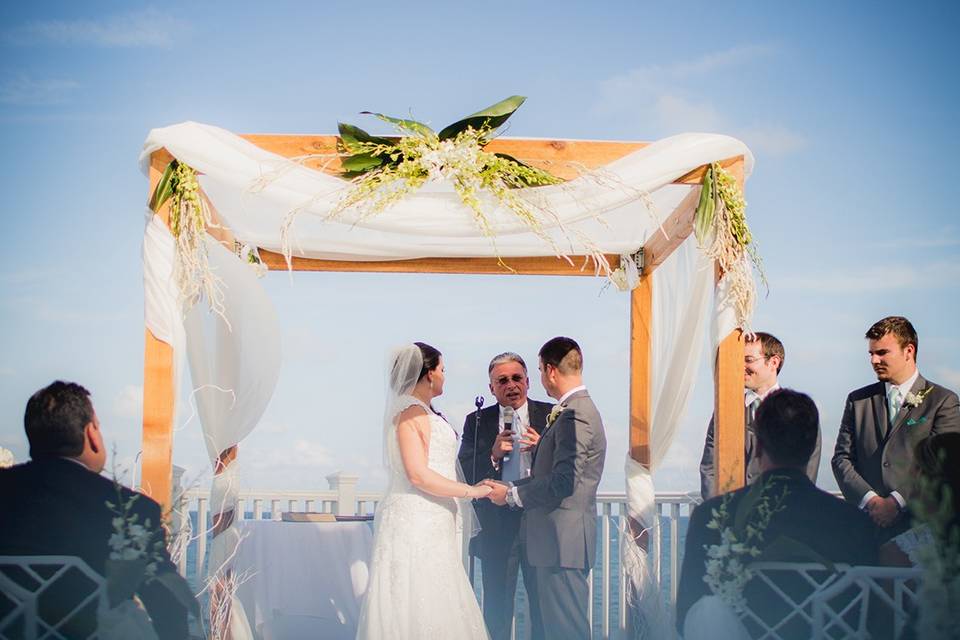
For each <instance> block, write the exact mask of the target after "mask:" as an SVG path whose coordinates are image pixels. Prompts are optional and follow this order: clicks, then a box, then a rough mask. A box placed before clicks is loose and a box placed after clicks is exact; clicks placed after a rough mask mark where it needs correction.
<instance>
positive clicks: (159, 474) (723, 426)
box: [141, 134, 743, 511]
mask: <svg viewBox="0 0 960 640" xmlns="http://www.w3.org/2000/svg"><path fill="white" fill-rule="evenodd" d="M242 137H243V138H245V139H247V140H249V141H250V142H252V143H254V144H256V145H257V146H259V147H261V148H263V149H265V150H267V151H271V152H273V153H277V154H279V155H282V156H286V157H303V156H310V155H323V156H326V157H325V158H323V159H318V160H316V161H307V162H306V163H305V164H306V165H307V166H312V167H313V168H317V169H322V170H324V171H327V172H329V173H336V172H338V171H339V170H340V165H339V163H338V162H336V161H334V162H330V161H329V156H330V154H335V153H336V145H337V137H336V136H295V135H255V134H254V135H244V136H242ZM645 146H647V143H643V142H598V141H575V140H527V139H507V138H498V139H496V140H494V141H492V142H491V143H490V144H489V145H488V146H487V149H488V150H489V151H491V152H499V153H507V154H509V155H512V156H514V157H518V158H522V159H523V160H524V161H526V162H528V163H530V164H532V165H534V166H539V167H541V168H544V169H547V170H548V171H550V172H551V173H553V174H554V175H557V176H559V177H562V178H573V177H576V176H577V175H578V170H577V169H576V168H574V163H576V165H579V166H586V167H587V168H588V169H592V168H597V167H600V166H603V165H605V164H608V163H610V162H612V161H614V160H617V159H618V158H621V157H623V156H625V155H627V154H628V153H630V152H633V151H636V150H637V149H640V148H643V147H645ZM170 160H171V156H170V155H169V154H168V153H167V152H166V150H163V149H161V150H159V151H155V152H154V153H153V155H152V156H151V161H150V174H149V178H150V191H149V193H150V194H152V193H153V190H154V188H155V187H156V184H157V182H158V181H159V179H160V177H161V175H162V173H163V170H164V168H165V167H166V165H167V163H168V162H169V161H170ZM720 164H721V165H722V166H723V167H724V168H726V169H727V170H729V171H731V172H732V173H734V175H737V176H739V178H740V180H741V184H742V176H743V157H742V156H740V157H736V158H728V159H726V160H723V161H722V162H721V163H720ZM738 167H739V169H738ZM704 171H705V167H700V168H698V169H696V170H694V171H691V172H690V173H688V174H686V175H684V176H682V177H680V178H678V179H677V180H675V181H674V183H675V184H687V185H698V184H700V182H701V181H702V179H703V174H704ZM692 197H694V193H691V195H690V196H688V198H692ZM685 208H687V209H691V210H689V211H687V213H686V215H680V214H681V212H682V210H683V209H685ZM159 215H161V217H162V218H163V220H164V222H167V221H168V214H167V212H166V211H165V210H161V212H159ZM662 226H663V229H664V231H665V232H666V234H664V233H657V234H655V235H654V237H653V238H651V239H650V240H649V241H648V242H647V244H646V245H644V247H643V259H644V267H643V272H642V277H641V281H640V285H639V286H638V287H637V288H636V289H635V290H634V291H633V292H632V293H631V295H630V327H631V328H630V335H631V337H630V368H631V377H630V455H631V457H632V458H633V459H634V460H636V461H638V462H640V463H641V464H645V465H647V466H649V464H650V449H649V445H650V375H651V371H650V335H651V326H650V325H651V311H652V296H653V290H652V282H651V278H650V274H651V273H652V272H653V270H654V269H655V268H656V267H657V266H658V265H659V264H661V263H663V261H664V260H665V259H666V258H667V257H668V256H669V255H670V253H671V252H672V251H673V250H674V249H676V248H677V247H678V246H680V244H681V243H682V242H683V240H685V239H686V238H687V237H689V235H690V233H692V231H693V211H692V208H690V207H685V206H680V207H678V209H677V211H675V212H674V213H673V214H672V215H671V216H670V217H669V218H668V219H667V220H666V221H665V222H664V224H663V225H662ZM260 257H261V259H262V260H263V262H264V264H266V266H267V267H268V268H270V269H271V270H285V269H287V263H286V260H285V259H284V257H283V256H281V255H280V254H277V253H273V252H271V251H267V250H263V249H261V250H260ZM571 258H572V262H573V263H574V264H573V265H571V264H569V263H568V262H566V261H564V260H560V259H557V258H555V257H553V256H548V257H540V256H535V257H526V258H510V259H509V264H510V267H511V268H512V269H513V272H510V271H508V270H507V269H505V268H504V266H503V265H502V264H501V263H500V261H498V260H497V259H496V258H421V259H415V260H389V261H382V262H353V261H337V260H314V259H307V258H294V259H293V260H292V268H293V269H294V270H295V271H338V272H379V273H448V274H509V273H516V274H524V275H566V276H588V277H594V272H593V270H592V269H581V268H580V267H579V265H582V264H586V259H585V257H584V256H571ZM606 258H607V260H608V261H609V262H610V263H611V265H616V264H618V262H619V256H617V255H607V256H606ZM145 339H146V343H145V349H144V399H143V459H142V463H141V464H142V467H141V468H142V474H141V477H142V485H143V489H144V491H145V492H146V493H147V494H148V495H150V496H151V497H153V498H154V499H155V500H157V501H158V502H160V504H161V505H162V506H163V507H164V510H165V511H166V510H167V509H168V508H169V507H170V504H171V499H172V496H171V484H172V460H173V418H174V416H173V407H174V392H175V389H174V388H173V382H174V381H173V351H172V349H171V347H170V345H168V344H166V343H164V342H162V341H160V340H158V339H157V338H156V337H155V336H153V334H151V333H150V331H149V330H147V331H146V335H145ZM728 340H729V339H728ZM737 344H738V343H736V342H734V343H732V344H731V345H728V344H727V341H724V345H721V351H720V353H721V355H722V356H723V358H722V359H721V360H718V363H719V362H722V363H723V366H722V367H721V366H718V367H717V370H716V371H717V372H716V376H717V406H718V407H719V410H718V412H717V416H718V420H717V441H718V449H717V468H718V470H719V471H718V477H723V478H726V477H730V476H735V469H733V468H730V467H729V465H731V464H733V465H736V464H737V459H738V458H739V465H740V468H741V472H740V476H739V477H742V475H743V474H742V467H743V433H742V424H743V386H742V383H743V376H742V366H743V355H742V350H743V347H742V343H739V354H740V355H739V359H738V362H739V367H738V368H737V369H736V371H735V372H734V370H733V368H732V367H731V364H730V363H732V362H733V361H734V360H737V346H736V345H737ZM734 373H735V378H734ZM728 376H729V379H728V380H725V382H724V383H723V384H722V385H721V378H726V377H728ZM721 398H722V399H721ZM734 400H736V402H734ZM737 403H739V414H738V415H739V421H738V418H737V414H736V409H737V407H736V404H737ZM736 424H739V425H740V433H739V438H740V447H739V451H735V450H734V449H735V444H736V443H735V440H736V437H737V435H736V433H732V434H731V433H730V429H731V426H732V425H736ZM720 443H724V447H725V448H723V449H721V448H720Z"/></svg>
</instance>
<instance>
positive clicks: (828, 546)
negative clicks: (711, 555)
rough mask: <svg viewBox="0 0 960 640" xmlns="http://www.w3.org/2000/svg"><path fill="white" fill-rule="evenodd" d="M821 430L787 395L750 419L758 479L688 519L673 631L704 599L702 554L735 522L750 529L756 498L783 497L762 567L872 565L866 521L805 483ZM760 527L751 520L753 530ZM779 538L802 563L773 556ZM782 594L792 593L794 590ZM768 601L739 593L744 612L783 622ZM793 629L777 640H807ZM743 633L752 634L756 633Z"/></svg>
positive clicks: (803, 402)
mask: <svg viewBox="0 0 960 640" xmlns="http://www.w3.org/2000/svg"><path fill="white" fill-rule="evenodd" d="M819 423H820V420H819V415H818V412H817V407H816V405H815V404H814V403H813V400H811V399H810V397H809V396H807V395H805V394H802V393H799V392H796V391H792V390H790V389H781V390H779V391H775V392H773V393H771V394H770V395H769V396H767V397H766V398H765V399H764V401H763V402H762V403H761V404H760V406H759V408H758V409H757V413H756V431H757V451H756V455H757V457H758V459H759V465H760V477H759V478H758V479H757V481H756V483H755V484H754V485H752V486H751V487H745V488H742V489H739V490H737V491H734V492H732V493H729V494H726V495H723V496H717V497H715V498H711V499H710V500H707V501H706V502H704V503H703V504H702V505H700V506H699V507H697V508H696V509H695V510H694V511H693V514H692V515H691V517H690V525H689V528H688V530H687V541H686V548H685V551H684V558H683V568H682V571H681V573H680V585H679V594H678V597H677V617H676V622H677V628H678V629H680V630H684V622H685V619H686V618H687V613H688V612H689V610H690V609H691V607H692V606H693V605H694V604H695V603H696V602H697V601H698V600H700V599H701V598H702V597H704V596H708V595H710V589H709V587H708V586H707V583H706V582H704V576H705V575H706V565H707V561H708V554H707V551H706V549H705V547H706V546H710V545H719V544H721V529H725V528H727V527H733V526H735V525H734V522H733V520H734V518H735V517H741V518H742V517H746V522H750V523H751V524H754V519H755V518H757V516H756V515H753V514H757V513H759V512H760V511H762V510H760V509H758V508H757V503H756V502H752V500H753V498H756V497H757V496H758V495H762V496H764V497H765V498H767V497H768V498H769V505H770V506H774V507H775V506H776V503H777V501H778V500H780V498H781V497H782V501H781V502H780V503H779V508H775V509H774V512H773V513H772V515H771V516H770V517H769V522H767V523H766V526H765V528H764V529H763V531H762V540H761V541H760V545H759V546H760V551H761V552H763V551H764V550H765V549H767V548H770V550H771V551H770V552H768V553H762V555H761V558H760V559H761V560H765V561H800V562H810V561H811V559H812V558H813V557H815V556H819V557H820V558H823V559H826V560H829V561H831V562H840V563H849V564H876V561H877V542H876V536H875V530H874V527H873V524H872V523H871V521H870V518H869V517H868V516H867V515H866V514H865V513H863V512H861V511H860V510H859V509H857V508H856V507H855V506H853V505H850V504H847V503H845V502H844V501H842V500H838V499H837V498H835V497H833V496H831V495H830V494H828V493H826V492H823V491H820V490H819V489H817V488H816V487H815V486H814V484H813V483H812V482H811V481H810V479H809V477H808V476H807V473H806V466H807V463H808V462H809V460H810V456H811V454H812V453H813V451H814V448H815V447H816V444H817V434H818V430H819ZM758 492H762V493H760V494H758ZM748 495H750V497H751V500H750V501H748V503H747V505H746V509H747V511H746V512H745V513H742V514H741V513H738V507H739V506H740V505H741V503H743V501H744V499H745V498H746V497H747V496H748ZM751 502H752V504H751ZM724 507H725V510H726V513H727V514H729V517H728V518H726V519H725V520H724V521H723V522H722V523H721V524H720V527H719V528H712V527H710V526H709V525H710V523H711V521H713V520H714V519H715V518H716V517H717V514H718V513H722V512H723V511H724ZM715 512H716V513H715ZM762 524H763V523H761V522H760V521H759V520H756V524H755V526H756V525H762ZM780 537H788V538H792V539H793V540H795V541H797V542H799V543H800V544H801V545H803V546H804V547H806V549H807V552H805V553H804V554H802V555H803V557H798V556H796V555H793V552H789V553H787V552H785V553H784V554H782V555H781V554H778V553H775V552H774V551H773V549H774V548H775V547H771V545H772V544H773V543H775V541H776V540H777V539H778V538H780ZM781 548H783V547H781ZM809 552H812V553H809ZM747 561H748V562H749V560H747ZM782 586H783V587H784V588H785V590H790V591H795V587H796V585H792V584H791V585H782ZM801 586H802V585H801ZM771 595H772V594H771V592H770V590H769V588H767V587H764V585H763V584H762V583H761V582H760V581H759V580H757V579H754V580H752V581H750V582H749V583H747V585H746V586H745V588H744V590H743V596H744V598H745V599H746V603H747V606H748V608H749V609H750V610H751V611H752V612H754V613H755V614H757V615H758V616H759V617H761V618H762V619H763V620H764V621H766V622H767V623H768V624H773V623H775V622H777V621H779V620H781V619H783V618H784V616H785V615H786V613H787V612H788V611H787V610H786V609H785V606H786V605H784V604H782V603H781V602H778V601H777V598H771V597H770V596H771ZM796 622H797V625H796V626H797V627H798V628H796V629H794V628H789V629H781V630H780V635H781V637H809V633H810V628H809V626H808V625H807V624H806V623H805V622H803V621H802V620H796ZM748 627H749V625H748ZM715 630H716V629H714V631H715ZM687 631H689V629H688V630H686V631H685V632H684V635H685V636H686V635H687ZM749 631H750V632H751V633H753V632H755V631H756V629H749Z"/></svg>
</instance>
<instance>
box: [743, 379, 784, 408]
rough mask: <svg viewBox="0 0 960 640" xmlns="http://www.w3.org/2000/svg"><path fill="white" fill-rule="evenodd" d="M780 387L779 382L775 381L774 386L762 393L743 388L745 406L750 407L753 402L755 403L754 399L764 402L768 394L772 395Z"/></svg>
mask: <svg viewBox="0 0 960 640" xmlns="http://www.w3.org/2000/svg"><path fill="white" fill-rule="evenodd" d="M779 388H780V383H779V382H775V383H773V386H772V387H770V388H769V389H767V390H766V391H764V392H763V393H762V394H760V393H757V392H756V391H754V390H753V389H746V388H745V389H744V390H743V406H745V407H749V406H750V405H751V404H753V401H754V400H759V401H760V402H763V399H764V398H766V397H767V396H768V395H770V394H771V393H773V392H774V391H776V390H777V389H779Z"/></svg>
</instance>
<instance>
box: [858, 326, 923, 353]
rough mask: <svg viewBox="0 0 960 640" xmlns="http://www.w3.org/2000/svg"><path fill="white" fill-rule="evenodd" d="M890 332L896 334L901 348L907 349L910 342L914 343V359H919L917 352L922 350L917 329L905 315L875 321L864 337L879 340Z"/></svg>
mask: <svg viewBox="0 0 960 640" xmlns="http://www.w3.org/2000/svg"><path fill="white" fill-rule="evenodd" d="M888 333H892V334H893V335H894V337H895V338H896V339H897V344H899V345H900V348H901V349H906V348H907V345H908V344H912V345H913V359H914V360H916V359H917V352H918V351H920V343H919V339H918V338H917V330H916V329H914V328H913V325H912V324H911V323H910V321H909V320H907V319H906V318H904V317H903V316H887V317H886V318H884V319H883V320H877V321H876V322H874V323H873V326H872V327H870V328H869V329H867V333H866V334H864V337H865V338H867V339H868V340H879V339H880V338H882V337H883V336H885V335H887V334H888Z"/></svg>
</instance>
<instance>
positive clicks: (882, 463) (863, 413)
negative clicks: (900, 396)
mask: <svg viewBox="0 0 960 640" xmlns="http://www.w3.org/2000/svg"><path fill="white" fill-rule="evenodd" d="M925 389H930V391H929V392H928V394H927V395H926V396H925V397H924V399H923V402H922V403H920V406H918V407H910V406H908V405H907V404H904V405H903V407H901V409H900V411H899V412H898V413H897V416H896V419H895V421H894V423H893V425H892V426H890V423H889V421H888V419H887V395H886V388H885V386H884V384H883V383H882V382H876V383H874V384H871V385H868V386H866V387H863V388H861V389H857V390H856V391H854V392H853V393H851V394H850V395H849V396H847V404H846V407H845V408H844V410H843V419H842V420H841V421H840V433H839V435H838V436H837V446H836V448H835V449H834V453H833V461H832V462H833V474H834V475H835V476H836V477H837V484H838V485H840V490H841V491H843V496H844V497H845V498H846V499H847V500H849V501H850V502H852V503H854V504H855V505H859V504H860V501H861V500H862V499H863V496H864V495H866V493H867V492H868V491H876V492H877V494H878V495H879V496H881V497H887V496H889V495H890V492H891V491H896V492H898V493H899V494H900V495H901V496H903V498H904V499H909V496H910V490H911V488H912V476H911V468H912V467H913V452H914V448H915V447H916V445H917V443H918V442H920V441H921V440H923V439H924V438H926V437H928V436H931V435H934V434H937V433H944V432H946V431H960V403H958V401H957V394H955V393H954V392H952V391H950V390H949V389H944V388H943V387H941V386H940V385H937V384H934V383H932V382H929V381H928V380H925V379H924V377H923V376H917V381H916V382H915V383H914V384H913V387H912V388H911V390H910V391H911V393H914V394H916V393H918V392H920V391H923V390H925Z"/></svg>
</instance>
